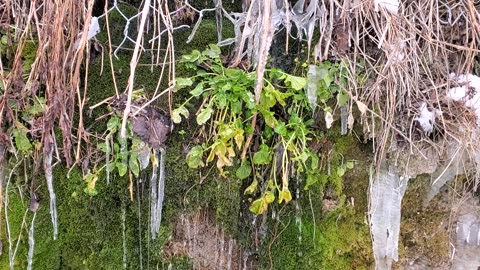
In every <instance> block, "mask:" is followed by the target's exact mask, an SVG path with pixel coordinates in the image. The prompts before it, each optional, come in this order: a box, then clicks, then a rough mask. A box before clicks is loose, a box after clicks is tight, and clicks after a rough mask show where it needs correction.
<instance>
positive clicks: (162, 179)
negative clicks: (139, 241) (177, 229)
mask: <svg viewBox="0 0 480 270" xmlns="http://www.w3.org/2000/svg"><path fill="white" fill-rule="evenodd" d="M158 174H159V176H158V193H157V196H158V198H157V220H156V223H155V229H156V231H157V233H158V231H159V229H160V223H161V221H162V208H163V197H164V195H165V192H164V191H165V149H163V148H160V171H159V173H158Z"/></svg>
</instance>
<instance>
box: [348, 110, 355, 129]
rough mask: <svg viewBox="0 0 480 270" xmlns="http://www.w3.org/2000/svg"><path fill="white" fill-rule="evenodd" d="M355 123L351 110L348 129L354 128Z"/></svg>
mask: <svg viewBox="0 0 480 270" xmlns="http://www.w3.org/2000/svg"><path fill="white" fill-rule="evenodd" d="M354 123H355V118H353V114H352V112H350V113H349V114H348V120H347V124H348V129H350V130H351V129H353V124H354Z"/></svg>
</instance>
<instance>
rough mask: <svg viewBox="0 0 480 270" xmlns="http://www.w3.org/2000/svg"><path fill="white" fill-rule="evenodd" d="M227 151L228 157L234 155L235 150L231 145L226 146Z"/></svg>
mask: <svg viewBox="0 0 480 270" xmlns="http://www.w3.org/2000/svg"><path fill="white" fill-rule="evenodd" d="M227 152H228V156H229V157H234V156H235V150H233V147H231V146H230V147H227Z"/></svg>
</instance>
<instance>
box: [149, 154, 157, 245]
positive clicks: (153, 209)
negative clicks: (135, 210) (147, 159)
mask: <svg viewBox="0 0 480 270" xmlns="http://www.w3.org/2000/svg"><path fill="white" fill-rule="evenodd" d="M157 176H158V150H154V151H153V161H152V177H151V178H150V232H151V234H152V239H155V237H156V236H157V230H156V229H155V223H156V220H157V216H156V215H157Z"/></svg>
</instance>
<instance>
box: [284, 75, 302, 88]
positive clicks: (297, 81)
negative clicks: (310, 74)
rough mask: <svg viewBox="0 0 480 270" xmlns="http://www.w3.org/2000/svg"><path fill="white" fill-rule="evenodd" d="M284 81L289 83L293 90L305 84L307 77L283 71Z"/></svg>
mask: <svg viewBox="0 0 480 270" xmlns="http://www.w3.org/2000/svg"><path fill="white" fill-rule="evenodd" d="M285 82H287V83H290V87H292V88H293V89H295V90H297V91H298V90H301V89H303V88H304V87H305V85H307V78H304V77H298V76H293V75H290V74H287V73H285Z"/></svg>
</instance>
